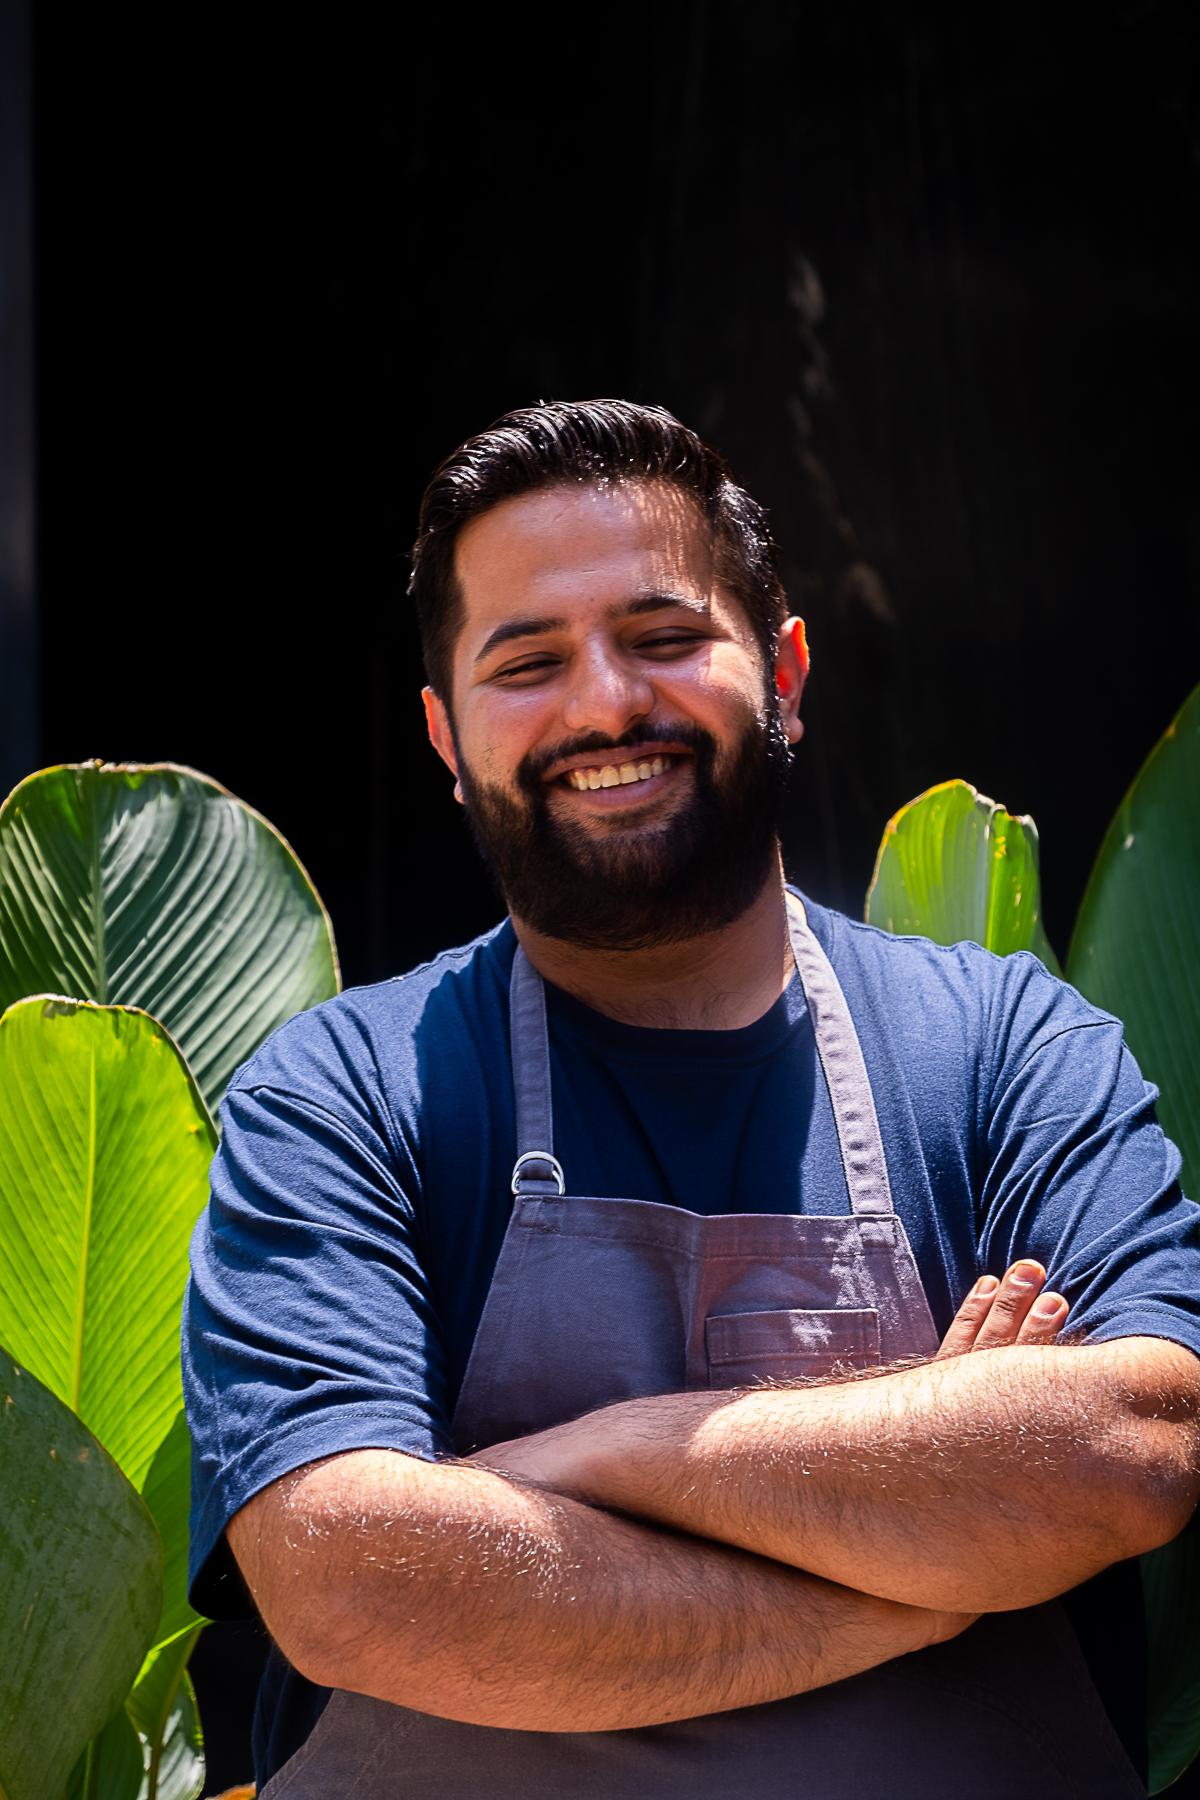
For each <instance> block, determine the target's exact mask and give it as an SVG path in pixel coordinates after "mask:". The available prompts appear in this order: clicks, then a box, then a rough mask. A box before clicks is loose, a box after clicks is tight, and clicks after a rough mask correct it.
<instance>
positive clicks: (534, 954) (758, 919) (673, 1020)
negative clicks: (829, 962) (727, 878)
mask: <svg viewBox="0 0 1200 1800" xmlns="http://www.w3.org/2000/svg"><path fill="white" fill-rule="evenodd" d="M513 925H514V927H515V929H516V933H517V937H518V938H519V939H520V942H521V946H522V948H523V949H524V951H525V954H526V956H527V957H528V958H529V960H530V962H531V963H532V964H533V966H534V968H535V969H536V970H537V972H538V974H539V975H541V976H542V977H543V979H544V980H546V981H550V982H553V984H554V985H555V987H560V988H565V989H566V991H567V993H568V994H573V995H574V997H575V998H576V999H577V1000H582V1001H583V1003H584V1005H585V1006H590V1007H592V1008H594V1009H595V1011H596V1012H600V1013H605V1014H606V1015H607V1016H608V1017H609V1018H610V1019H619V1020H620V1021H621V1022H622V1023H623V1024H626V1025H652V1026H658V1027H663V1028H668V1029H671V1030H676V1031H679V1030H693V1031H696V1030H699V1031H733V1030H736V1029H737V1028H738V1027H739V1026H743V1025H752V1024H753V1023H754V1021H755V1019H759V1018H761V1017H762V1015H763V1013H765V1012H766V1011H768V1009H769V1008H770V1007H771V1006H773V1005H774V1003H775V1001H776V1000H778V998H779V996H780V994H782V992H783V990H784V988H785V987H786V986H787V984H788V982H789V981H790V980H791V977H792V975H793V974H794V972H795V963H794V961H793V958H792V950H791V944H790V942H789V939H788V929H787V903H786V900H785V898H784V889H783V870H782V868H781V867H773V868H772V870H771V872H770V874H769V876H768V877H767V880H766V882H765V883H764V885H763V887H762V890H761V892H760V893H759V895H758V898H757V899H756V900H755V901H754V902H753V904H752V905H751V906H750V907H749V908H748V909H747V911H746V912H744V913H743V914H742V916H741V918H739V919H735V920H734V921H733V923H732V924H731V925H726V926H723V927H722V929H721V930H719V931H711V932H705V933H704V934H703V935H702V936H700V937H694V938H689V939H688V940H687V941H686V942H685V943H681V944H669V945H666V946H665V947H663V948H660V949H653V950H586V949H582V948H580V947H579V946H578V945H575V944H569V943H567V942H566V941H565V940H564V939H562V938H552V937H544V936H543V935H542V934H541V933H540V932H537V931H533V930H531V929H530V927H529V926H528V925H526V924H525V923H524V922H523V921H522V920H521V919H519V918H516V917H515V916H514V918H513Z"/></svg>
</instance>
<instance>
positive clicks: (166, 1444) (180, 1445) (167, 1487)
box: [139, 1407, 200, 1679]
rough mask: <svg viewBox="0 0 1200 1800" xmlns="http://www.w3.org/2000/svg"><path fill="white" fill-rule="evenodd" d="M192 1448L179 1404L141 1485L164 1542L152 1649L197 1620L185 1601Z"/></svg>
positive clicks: (190, 1626)
mask: <svg viewBox="0 0 1200 1800" xmlns="http://www.w3.org/2000/svg"><path fill="white" fill-rule="evenodd" d="M191 1451H192V1445H191V1439H190V1437H189V1436H188V1428H187V1416H186V1414H185V1413H184V1411H183V1408H182V1407H180V1409H179V1411H178V1412H177V1413H176V1415H175V1419H174V1422H173V1424H172V1425H171V1428H170V1430H169V1431H168V1432H167V1435H166V1437H165V1438H164V1439H163V1441H162V1443H161V1444H160V1445H159V1447H158V1449H157V1450H156V1451H155V1453H154V1459H153V1461H152V1462H151V1464H150V1467H149V1469H148V1471H147V1473H146V1479H145V1481H144V1482H143V1483H142V1488H141V1493H142V1498H143V1500H144V1501H145V1502H146V1505H147V1506H148V1507H149V1508H150V1512H151V1515H152V1516H153V1519H154V1523H155V1524H156V1525H157V1526H158V1534H159V1536H160V1537H161V1539H162V1544H163V1611H162V1618H161V1619H160V1620H159V1624H158V1630H157V1631H156V1633H155V1635H154V1651H157V1650H158V1648H159V1647H160V1646H161V1645H163V1644H166V1643H169V1642H170V1641H171V1640H172V1639H173V1638H177V1637H178V1636H179V1634H180V1633H181V1632H189V1633H191V1632H193V1628H194V1627H195V1626H196V1625H198V1624H199V1622H200V1621H199V1618H198V1616H197V1614H196V1613H194V1612H193V1611H192V1609H191V1607H190V1606H189V1605H188V1600H187V1575H188V1508H189V1502H190V1491H191V1472H192V1457H191ZM153 1653H154V1652H153V1651H152V1653H151V1654H153ZM180 1667H182V1664H181V1665H180ZM143 1673H144V1671H143ZM139 1679H140V1677H139Z"/></svg>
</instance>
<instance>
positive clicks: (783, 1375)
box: [704, 1307, 880, 1388]
mask: <svg viewBox="0 0 1200 1800" xmlns="http://www.w3.org/2000/svg"><path fill="white" fill-rule="evenodd" d="M704 1344H705V1349H706V1351H707V1353H708V1385H709V1387H714V1388H728V1387H754V1386H756V1385H761V1384H763V1383H766V1382H775V1381H779V1382H783V1381H804V1380H808V1381H823V1380H826V1379H828V1377H829V1376H830V1375H832V1374H835V1373H836V1372H837V1371H838V1370H841V1369H845V1370H852V1369H875V1368H878V1366H879V1360H880V1358H879V1314H878V1313H877V1312H876V1311H875V1309H874V1308H873V1307H839V1308H834V1309H832V1310H830V1311H825V1312H817V1311H800V1310H793V1311H788V1312H747V1313H717V1314H715V1315H714V1316H713V1317H711V1318H709V1319H707V1320H706V1321H705V1325H704Z"/></svg>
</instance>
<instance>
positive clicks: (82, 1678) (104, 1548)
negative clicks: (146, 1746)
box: [0, 1350, 162, 1800]
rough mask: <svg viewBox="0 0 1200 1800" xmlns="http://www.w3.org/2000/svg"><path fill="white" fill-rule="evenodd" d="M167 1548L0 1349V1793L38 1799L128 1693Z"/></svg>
mask: <svg viewBox="0 0 1200 1800" xmlns="http://www.w3.org/2000/svg"><path fill="white" fill-rule="evenodd" d="M161 1562H162V1553H161V1550H160V1547H159V1542H158V1535H157V1533H156V1531H155V1529H154V1524H153V1521H152V1520H151V1518H150V1515H149V1513H148V1512H147V1510H146V1508H145V1506H144V1505H143V1504H142V1501H141V1500H140V1499H139V1497H138V1495H137V1494H136V1492H135V1491H134V1489H133V1488H132V1486H131V1485H130V1484H129V1482H128V1481H127V1480H126V1479H125V1477H124V1476H123V1475H122V1474H121V1471H120V1470H119V1469H118V1468H117V1466H116V1464H115V1463H114V1462H113V1460H112V1458H111V1457H109V1456H108V1455H107V1454H106V1453H105V1451H104V1449H103V1448H102V1446H101V1445H100V1444H99V1443H98V1442H97V1441H96V1439H95V1438H94V1437H93V1436H92V1434H91V1433H90V1432H89V1431H87V1430H86V1429H85V1428H84V1426H83V1425H82V1424H81V1423H80V1421H79V1420H78V1419H77V1418H75V1416H74V1415H73V1414H72V1413H71V1412H69V1411H68V1410H67V1408H66V1407H64V1406H63V1405H62V1403H61V1401H59V1400H57V1399H56V1398H55V1396H54V1395H53V1394H51V1393H50V1392H49V1391H48V1390H47V1389H46V1388H45V1387H43V1386H42V1384H41V1383H40V1382H38V1381H36V1380H35V1379H34V1377H33V1376H32V1375H31V1374H30V1373H29V1372H28V1370H26V1369H24V1368H23V1367H22V1366H21V1365H20V1364H19V1363H18V1362H15V1361H14V1360H13V1358H12V1357H11V1356H10V1355H9V1354H8V1352H7V1351H6V1350H0V1570H2V1571H3V1579H0V1643H3V1645H4V1652H3V1655H0V1793H3V1794H4V1795H5V1796H6V1797H7V1800H47V1796H48V1795H54V1794H58V1793H60V1792H61V1791H62V1789H63V1786H64V1784H65V1783H66V1781H67V1778H68V1775H69V1773H70V1771H71V1767H72V1765H73V1764H74V1762H75V1761H76V1758H77V1757H78V1756H79V1755H80V1754H81V1753H82V1752H83V1751H84V1749H85V1746H86V1745H87V1744H88V1742H89V1740H90V1739H92V1738H93V1737H95V1736H96V1734H97V1733H98V1732H99V1731H100V1730H101V1728H102V1727H103V1725H104V1724H105V1721H106V1720H107V1719H109V1718H110V1717H111V1715H112V1714H113V1713H114V1711H115V1710H116V1708H117V1707H118V1706H119V1704H120V1702H121V1700H122V1699H123V1698H124V1696H125V1694H126V1692H127V1691H128V1688H129V1684H130V1682H131V1681H132V1680H133V1678H134V1675H135V1674H136V1672H137V1669H138V1665H139V1664H140V1662H141V1660H142V1657H143V1656H144V1655H145V1652H146V1649H147V1647H148V1645H149V1643H150V1640H151V1636H152V1634H153V1631H154V1627H155V1624H156V1622H157V1620H158V1617H159V1613H160V1609H161V1604H162V1587H161V1573H160V1571H161Z"/></svg>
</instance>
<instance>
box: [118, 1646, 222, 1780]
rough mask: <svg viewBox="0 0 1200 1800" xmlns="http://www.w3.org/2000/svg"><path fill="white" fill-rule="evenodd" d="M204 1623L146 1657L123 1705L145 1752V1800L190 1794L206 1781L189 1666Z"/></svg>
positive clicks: (201, 1742) (202, 1743)
mask: <svg viewBox="0 0 1200 1800" xmlns="http://www.w3.org/2000/svg"><path fill="white" fill-rule="evenodd" d="M199 1635H200V1627H199V1626H195V1627H193V1628H192V1629H191V1630H190V1631H184V1632H182V1633H181V1634H180V1635H179V1637H177V1638H176V1639H175V1640H174V1641H173V1642H172V1643H169V1644H164V1645H163V1646H162V1648H161V1649H159V1650H156V1651H154V1653H153V1654H152V1655H151V1656H150V1657H148V1658H147V1661H146V1666H145V1667H144V1668H143V1670H142V1672H141V1674H140V1675H139V1677H138V1681H137V1686H136V1687H135V1688H134V1690H133V1692H132V1694H130V1696H129V1699H128V1701H127V1702H126V1708H125V1710H126V1711H127V1712H128V1714H129V1717H130V1719H131V1720H132V1721H133V1724H134V1725H135V1726H136V1728H137V1731H138V1735H139V1737H140V1738H141V1741H142V1746H143V1750H144V1753H145V1780H144V1782H143V1785H142V1789H141V1796H142V1800H191V1796H192V1795H193V1794H198V1793H199V1791H200V1789H201V1787H202V1786H203V1783H204V1740H203V1737H202V1735H201V1731H200V1719H199V1714H198V1713H197V1711H196V1697H195V1695H194V1694H193V1692H192V1687H191V1683H190V1681H189V1680H188V1677H187V1674H186V1672H185V1671H186V1669H187V1664H188V1658H189V1657H190V1656H191V1654H192V1651H193V1650H194V1649H195V1648H196V1639H197V1638H198V1637H199Z"/></svg>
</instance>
